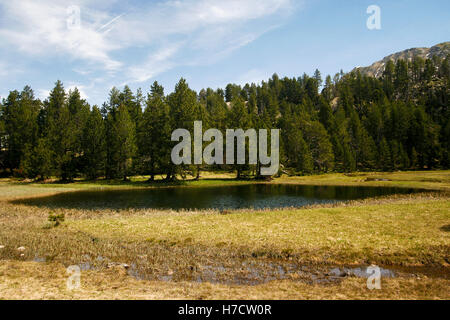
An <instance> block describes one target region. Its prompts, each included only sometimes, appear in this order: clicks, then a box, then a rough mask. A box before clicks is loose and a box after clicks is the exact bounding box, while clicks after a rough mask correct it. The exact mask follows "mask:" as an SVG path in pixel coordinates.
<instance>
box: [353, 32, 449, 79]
mask: <svg viewBox="0 0 450 320" xmlns="http://www.w3.org/2000/svg"><path fill="white" fill-rule="evenodd" d="M449 54H450V41H447V42H442V43H439V44H437V45H435V46H432V47H430V48H426V47H418V48H410V49H406V50H403V51H399V52H396V53H393V54H390V55H388V56H386V57H384V58H383V59H381V60H379V61H376V62H374V63H373V64H371V65H370V66H367V67H356V68H355V69H353V70H354V71H356V70H359V71H360V72H361V74H364V75H368V76H374V77H377V78H378V77H381V76H382V74H383V71H384V67H385V65H386V63H387V62H388V61H389V60H392V61H394V63H395V62H397V61H398V60H400V59H403V60H409V61H410V60H412V59H413V58H414V57H421V58H423V59H427V58H432V57H433V56H439V57H441V58H444V57H446V56H447V55H449Z"/></svg>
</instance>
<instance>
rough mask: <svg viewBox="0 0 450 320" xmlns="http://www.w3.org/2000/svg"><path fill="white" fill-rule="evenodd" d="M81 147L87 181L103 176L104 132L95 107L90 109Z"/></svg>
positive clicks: (99, 114) (98, 111)
mask: <svg viewBox="0 0 450 320" xmlns="http://www.w3.org/2000/svg"><path fill="white" fill-rule="evenodd" d="M82 147H83V150H84V156H83V160H84V173H85V174H86V176H87V177H88V178H89V179H96V178H98V177H100V176H103V175H104V174H105V165H106V130H105V124H104V121H103V118H102V115H101V113H100V109H99V108H98V107H97V106H94V107H93V108H92V111H91V112H90V114H89V117H88V119H87V121H86V124H85V126H84V128H83V136H82Z"/></svg>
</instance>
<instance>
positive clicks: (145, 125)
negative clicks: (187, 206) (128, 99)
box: [138, 81, 171, 181]
mask: <svg viewBox="0 0 450 320" xmlns="http://www.w3.org/2000/svg"><path fill="white" fill-rule="evenodd" d="M170 128H171V127H170V114H169V106H168V105H167V103H166V102H165V100H164V88H163V87H162V86H160V85H159V84H158V82H156V81H155V82H154V83H153V85H152V86H151V93H150V94H149V95H148V98H147V101H146V108H145V111H144V113H143V115H142V119H141V122H140V123H139V128H138V146H139V154H140V159H141V164H142V167H143V168H142V170H143V172H144V173H145V174H150V180H151V181H153V180H154V179H155V174H156V173H157V172H159V173H163V172H164V171H165V170H166V169H167V167H168V165H169V163H170V149H169V146H170V145H171V143H170Z"/></svg>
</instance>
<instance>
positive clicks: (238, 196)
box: [13, 184, 418, 210]
mask: <svg viewBox="0 0 450 320" xmlns="http://www.w3.org/2000/svg"><path fill="white" fill-rule="evenodd" d="M417 191H418V190H416V191H415V190H412V189H401V188H392V187H386V188H385V187H344V186H304V185H277V184H249V185H239V186H222V187H174V188H159V189H156V188H152V189H128V190H106V191H77V192H69V193H62V194H57V195H53V196H47V197H41V198H33V199H25V200H16V201H13V202H15V203H21V204H27V205H34V206H46V207H52V208H78V209H87V210H89V209H92V210H95V209H101V208H106V209H126V208H165V209H238V208H278V207H301V206H305V205H310V204H316V203H323V202H332V201H336V200H341V201H342V200H354V199H363V198H368V197H376V196H384V195H390V194H395V193H402V194H404V193H413V192H417Z"/></svg>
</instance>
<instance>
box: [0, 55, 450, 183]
mask: <svg viewBox="0 0 450 320" xmlns="http://www.w3.org/2000/svg"><path fill="white" fill-rule="evenodd" d="M449 101H450V57H449V56H447V57H446V58H445V59H443V58H439V57H437V56H435V57H433V58H432V59H426V60H425V59H422V58H420V57H417V58H414V59H413V60H411V61H405V60H398V61H397V62H395V63H394V62H392V61H391V62H389V63H387V64H386V66H385V70H384V73H383V74H382V76H381V77H379V78H376V77H370V76H366V75H364V74H361V73H360V71H359V70H358V69H355V70H354V71H352V72H350V73H347V74H344V73H343V72H341V73H339V74H336V75H335V76H334V77H331V76H327V77H326V78H325V80H323V79H322V76H321V74H320V72H319V71H316V72H315V73H314V75H313V76H308V75H306V74H304V75H303V76H301V77H298V78H279V77H278V76H277V75H276V74H274V75H273V76H272V78H271V79H269V80H268V81H267V82H262V83H261V84H260V85H255V84H246V85H245V86H243V87H242V86H239V85H235V84H229V85H227V86H226V88H225V89H217V90H213V89H210V88H208V89H202V90H201V91H200V92H198V93H197V92H195V91H193V90H191V89H190V88H189V85H188V83H187V82H186V81H185V80H184V79H181V80H180V81H179V82H178V83H177V84H176V86H175V90H174V91H173V92H172V93H170V94H166V93H165V90H164V88H163V87H162V86H160V85H159V84H158V83H157V82H154V83H153V85H152V86H151V88H149V92H148V93H144V92H143V91H141V90H138V91H137V92H136V93H134V92H132V91H131V90H130V88H129V87H127V86H126V87H125V88H124V89H123V90H122V91H120V90H118V89H116V88H113V89H112V90H111V91H110V93H109V99H108V101H107V102H105V103H104V104H103V105H102V106H96V105H94V106H90V105H89V103H88V102H87V101H85V100H83V99H81V97H80V92H79V91H78V90H77V89H74V90H72V91H69V92H66V91H65V89H64V86H63V84H62V83H61V82H60V81H57V82H56V84H55V87H54V88H53V90H52V91H51V92H50V95H49V97H48V98H47V99H45V101H41V100H39V99H37V98H36V97H35V95H34V93H33V90H32V89H31V88H30V87H28V86H26V87H25V88H24V89H23V90H22V91H17V90H15V91H10V93H9V95H8V97H7V98H5V99H3V101H2V102H1V105H0V138H1V149H0V150H1V151H0V173H1V174H3V175H4V176H17V177H26V178H31V179H46V178H49V177H58V178H59V179H61V180H63V181H72V180H73V179H75V178H87V179H97V178H103V177H105V178H107V179H116V178H121V179H122V178H123V179H127V177H129V176H131V175H149V176H150V179H154V177H155V175H163V176H164V177H165V179H168V180H171V179H175V178H176V177H180V176H181V177H185V176H186V175H187V174H192V175H194V176H197V177H198V176H199V172H200V171H201V170H215V171H218V170H227V171H231V170H233V171H235V172H237V177H244V176H250V175H251V176H258V169H259V168H257V167H256V166H251V165H233V166H231V165H220V166H219V165H215V166H206V165H201V166H199V165H197V166H195V165H192V166H175V165H173V164H172V162H171V159H170V153H171V149H172V147H173V146H174V145H175V144H176V143H175V142H171V133H172V131H173V130H175V129H177V128H186V129H190V130H192V129H193V122H194V121H195V120H201V121H203V129H204V130H206V129H207V128H217V129H220V130H223V131H225V129H226V128H230V129H235V128H242V129H248V128H255V129H270V128H278V129H280V130H281V133H280V145H281V149H280V161H281V163H280V171H281V172H284V173H288V174H295V175H307V174H316V173H323V172H333V171H335V172H352V171H369V170H370V171H374V170H382V171H393V170H419V169H438V168H449V167H450V112H449V108H448V106H449Z"/></svg>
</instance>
